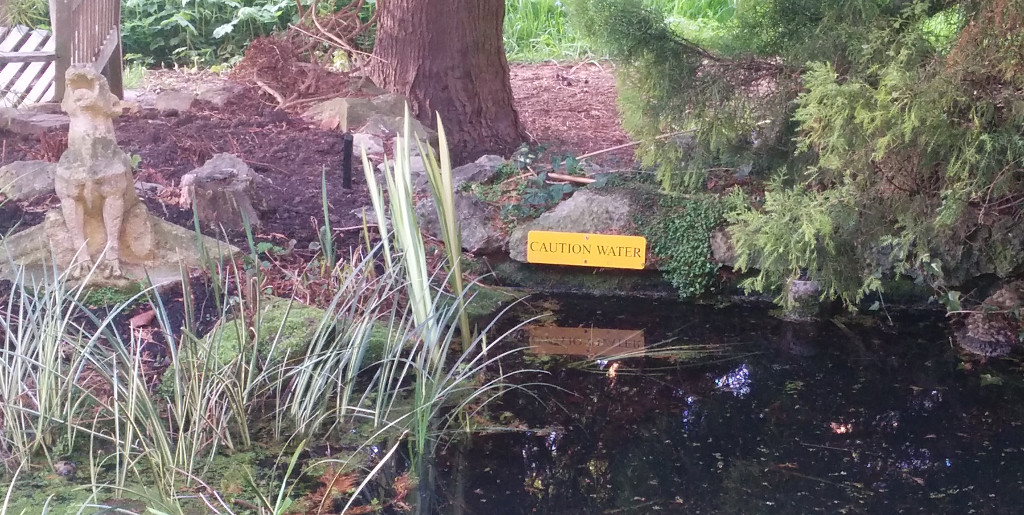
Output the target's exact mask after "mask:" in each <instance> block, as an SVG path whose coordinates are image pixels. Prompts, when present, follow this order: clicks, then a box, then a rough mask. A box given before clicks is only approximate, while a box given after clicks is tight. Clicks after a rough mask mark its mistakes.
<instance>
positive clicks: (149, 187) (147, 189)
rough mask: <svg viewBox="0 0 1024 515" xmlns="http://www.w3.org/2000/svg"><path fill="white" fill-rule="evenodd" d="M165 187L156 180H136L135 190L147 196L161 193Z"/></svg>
mask: <svg viewBox="0 0 1024 515" xmlns="http://www.w3.org/2000/svg"><path fill="white" fill-rule="evenodd" d="M163 189H164V187H163V185H160V184H157V183H155V182H142V181H136V182H135V191H136V192H137V193H138V194H140V195H147V196H153V195H158V194H159V193H160V191H161V190H163Z"/></svg>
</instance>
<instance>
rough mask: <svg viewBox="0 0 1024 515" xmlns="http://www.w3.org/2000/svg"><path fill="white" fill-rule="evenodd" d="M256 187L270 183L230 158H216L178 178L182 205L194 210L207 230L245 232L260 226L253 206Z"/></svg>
mask: <svg viewBox="0 0 1024 515" xmlns="http://www.w3.org/2000/svg"><path fill="white" fill-rule="evenodd" d="M257 183H269V181H267V180H266V179H264V178H263V177H262V176H261V175H259V174H257V173H256V172H254V171H253V170H252V169H251V168H249V165H247V164H245V161H242V160H241V159H239V158H238V157H236V156H234V155H232V154H216V155H214V156H213V157H212V158H211V159H210V160H209V161H207V162H206V163H205V164H204V165H203V166H201V167H199V168H197V169H195V170H193V171H191V172H189V173H187V174H185V176H183V177H182V178H181V200H180V202H181V205H182V207H188V206H193V207H194V209H195V212H196V214H197V215H198V217H199V221H200V222H202V223H203V224H204V225H206V226H208V227H214V228H217V227H220V226H222V225H223V226H224V227H227V228H230V229H244V228H245V223H244V222H243V220H245V219H247V220H248V223H249V224H250V225H251V226H252V227H256V226H258V225H259V224H260V220H259V213H258V211H257V209H256V207H254V205H253V196H254V192H255V188H256V185H257Z"/></svg>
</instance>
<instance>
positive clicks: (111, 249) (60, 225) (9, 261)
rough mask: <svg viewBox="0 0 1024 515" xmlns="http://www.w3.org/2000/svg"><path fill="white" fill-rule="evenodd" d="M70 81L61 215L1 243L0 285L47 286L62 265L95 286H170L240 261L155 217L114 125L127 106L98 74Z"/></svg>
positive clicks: (78, 73)
mask: <svg viewBox="0 0 1024 515" xmlns="http://www.w3.org/2000/svg"><path fill="white" fill-rule="evenodd" d="M66 79H67V88H66V93H65V96H64V100H63V102H62V103H61V107H62V108H63V109H64V110H65V111H66V112H67V113H68V117H69V125H68V149H67V150H66V151H65V152H64V154H62V155H61V156H60V161H58V163H57V167H56V172H55V178H54V190H55V191H56V193H57V197H58V198H59V199H60V209H55V210H51V211H50V212H49V213H47V214H46V221H45V222H44V223H43V224H41V225H38V226H36V227H31V228H29V229H26V230H24V231H21V232H19V233H16V234H12V235H10V236H8V237H6V238H3V239H2V240H0V278H6V279H13V278H16V277H18V276H19V275H22V277H23V278H32V279H31V280H33V281H44V280H46V279H47V278H48V277H52V274H51V273H50V270H52V265H53V264H56V265H57V268H58V271H66V272H67V277H68V278H69V279H71V280H73V281H81V280H87V281H88V283H89V284H90V285H93V286H112V287H121V286H126V285H127V284H129V283H131V282H139V281H149V282H152V283H154V284H164V283H168V282H173V281H176V280H180V279H181V277H182V273H183V272H184V269H185V268H188V267H198V266H202V265H203V264H204V263H205V261H206V260H207V259H209V258H218V257H219V258H225V257H227V258H230V257H233V256H237V255H238V254H239V253H240V251H239V250H238V249H237V248H236V247H234V246H231V245H229V244H227V243H224V242H220V241H217V240H215V239H213V238H208V237H206V236H200V235H197V234H196V233H195V232H194V231H193V230H190V229H185V228H183V227H179V226H177V225H174V224H172V223H169V222H167V221H164V220H161V219H159V218H156V217H154V216H151V215H150V214H149V212H148V211H147V210H146V206H145V204H143V203H142V201H140V200H139V197H138V195H137V194H136V192H135V180H134V178H133V177H132V164H131V158H129V157H128V155H127V154H125V152H124V151H123V150H121V149H120V148H119V147H118V146H117V140H116V137H115V134H114V122H113V119H114V117H116V116H118V115H120V114H121V102H120V101H119V100H118V99H117V97H116V96H114V95H113V94H112V93H111V92H110V87H109V86H108V85H107V80H106V79H105V78H104V77H103V76H102V75H100V74H99V73H97V72H95V71H93V70H92V69H90V68H71V69H69V70H68V73H67V76H66ZM19 270H24V273H23V274H21V273H20V272H18V271H19ZM93 270H95V271H93Z"/></svg>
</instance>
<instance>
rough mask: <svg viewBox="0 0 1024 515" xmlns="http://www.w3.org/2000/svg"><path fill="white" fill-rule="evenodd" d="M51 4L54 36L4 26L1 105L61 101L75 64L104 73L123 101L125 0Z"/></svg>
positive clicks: (55, 1) (0, 50) (67, 0)
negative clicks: (67, 76) (71, 68)
mask: <svg viewBox="0 0 1024 515" xmlns="http://www.w3.org/2000/svg"><path fill="white" fill-rule="evenodd" d="M49 1H50V25H51V27H52V28H53V32H52V34H51V33H47V32H45V31H40V30H30V29H28V28H26V27H7V28H4V27H0V94H2V95H3V98H2V99H0V106H6V107H17V106H19V105H21V104H24V103H35V102H49V101H56V102H59V101H60V100H61V99H62V98H64V75H65V73H67V70H68V68H69V67H71V66H89V67H91V68H92V69H94V70H96V71H97V72H101V73H103V74H104V75H106V76H107V80H108V81H109V82H110V90H111V91H112V92H113V93H114V94H115V95H117V96H118V97H123V96H124V85H123V79H122V75H121V74H122V69H121V2H120V0H49ZM55 79H56V80H55Z"/></svg>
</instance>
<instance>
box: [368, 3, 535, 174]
mask: <svg viewBox="0 0 1024 515" xmlns="http://www.w3.org/2000/svg"><path fill="white" fill-rule="evenodd" d="M377 9H378V10H379V15H378V16H379V17H378V20H379V22H378V28H377V38H376V42H375V43H374V51H373V55H374V59H373V60H372V63H371V64H370V77H371V78H372V79H373V80H374V82H376V83H377V85H379V86H380V87H382V88H384V89H386V90H388V91H391V92H394V93H398V94H401V95H405V96H406V97H408V98H409V102H410V106H409V107H410V109H411V110H412V111H413V113H414V114H415V116H416V117H417V118H418V119H419V120H420V121H421V122H423V123H425V124H427V125H429V126H431V127H435V125H436V124H435V113H437V114H440V115H441V122H442V123H444V127H445V132H446V134H447V136H448V144H449V146H450V148H451V151H452V156H453V157H452V158H453V160H454V161H455V162H456V164H459V163H463V162H466V161H470V160H473V159H476V158H477V157H479V156H480V155H482V154H484V153H489V152H491V153H499V154H501V155H508V154H509V153H510V152H511V151H512V150H514V149H515V148H516V147H518V146H519V144H520V143H522V142H523V141H524V140H525V137H524V133H523V130H522V127H521V126H520V124H519V114H518V113H517V112H516V109H515V106H514V105H513V99H512V87H511V85H510V84H509V70H508V61H507V60H506V59H505V48H504V44H503V42H502V23H503V21H504V18H505V1H504V0H380V1H379V2H378V3H377Z"/></svg>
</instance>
